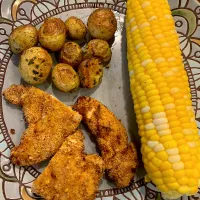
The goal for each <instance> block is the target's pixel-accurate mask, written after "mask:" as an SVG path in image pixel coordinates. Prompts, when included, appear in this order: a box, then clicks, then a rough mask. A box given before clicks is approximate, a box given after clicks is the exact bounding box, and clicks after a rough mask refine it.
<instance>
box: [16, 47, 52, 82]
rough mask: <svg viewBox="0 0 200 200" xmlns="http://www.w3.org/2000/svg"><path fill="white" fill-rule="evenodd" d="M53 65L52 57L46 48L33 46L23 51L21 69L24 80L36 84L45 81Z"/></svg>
mask: <svg viewBox="0 0 200 200" xmlns="http://www.w3.org/2000/svg"><path fill="white" fill-rule="evenodd" d="M52 65H53V61H52V58H51V56H50V55H49V53H48V52H47V51H46V50H45V49H43V48H41V47H32V48H30V49H27V50H25V51H24V52H23V53H22V55H21V58H20V62H19V70H20V73H21V76H22V78H23V79H24V81H26V82H27V83H29V84H32V85H36V84H42V83H44V81H45V80H46V79H47V77H48V75H49V73H50V71H51V68H52Z"/></svg>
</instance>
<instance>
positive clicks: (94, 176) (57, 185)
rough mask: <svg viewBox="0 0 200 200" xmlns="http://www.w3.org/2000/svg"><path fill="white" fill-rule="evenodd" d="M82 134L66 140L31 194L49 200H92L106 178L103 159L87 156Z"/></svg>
mask: <svg viewBox="0 0 200 200" xmlns="http://www.w3.org/2000/svg"><path fill="white" fill-rule="evenodd" d="M83 140H84V136H83V134H82V133H81V132H80V131H77V132H76V133H74V134H73V135H70V136H69V137H67V139H66V140H65V142H64V143H63V144H62V146H61V148H60V149H59V150H58V152H57V153H56V154H55V156H54V157H53V158H52V159H51V161H50V163H49V165H48V166H47V167H46V169H45V170H44V172H43V173H42V174H41V175H40V176H39V177H38V178H37V179H36V180H35V181H34V183H33V186H32V191H33V192H34V193H36V194H38V195H40V196H41V197H43V198H44V199H46V200H93V199H95V196H96V191H97V190H98V185H99V182H100V179H101V177H102V175H103V171H104V165H103V160H102V158H101V157H99V156H97V155H94V154H93V155H85V154H84V152H83V151H84V144H83Z"/></svg>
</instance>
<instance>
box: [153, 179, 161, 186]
mask: <svg viewBox="0 0 200 200" xmlns="http://www.w3.org/2000/svg"><path fill="white" fill-rule="evenodd" d="M153 183H154V184H156V185H162V184H163V180H162V179H161V178H154V180H153Z"/></svg>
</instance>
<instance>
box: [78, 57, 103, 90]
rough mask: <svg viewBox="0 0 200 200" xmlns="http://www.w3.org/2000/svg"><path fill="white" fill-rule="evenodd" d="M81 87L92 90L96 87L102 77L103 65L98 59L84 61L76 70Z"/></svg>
mask: <svg viewBox="0 0 200 200" xmlns="http://www.w3.org/2000/svg"><path fill="white" fill-rule="evenodd" d="M78 74H79V77H80V81H81V85H82V87H84V88H93V87H95V86H96V85H98V84H99V83H100V81H101V79H102V76H103V65H102V63H101V61H100V60H99V59H98V58H91V59H87V60H84V61H83V62H82V63H81V64H80V65H79V68H78Z"/></svg>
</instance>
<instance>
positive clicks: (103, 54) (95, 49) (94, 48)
mask: <svg viewBox="0 0 200 200" xmlns="http://www.w3.org/2000/svg"><path fill="white" fill-rule="evenodd" d="M111 56H112V52H111V49H110V47H109V44H108V42H107V41H105V40H100V39H94V40H91V41H90V42H89V43H88V45H87V47H86V49H85V51H84V52H83V59H84V60H85V59H88V58H92V57H98V58H99V59H100V60H101V61H102V62H103V63H105V64H107V63H108V62H110V59H111Z"/></svg>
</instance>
